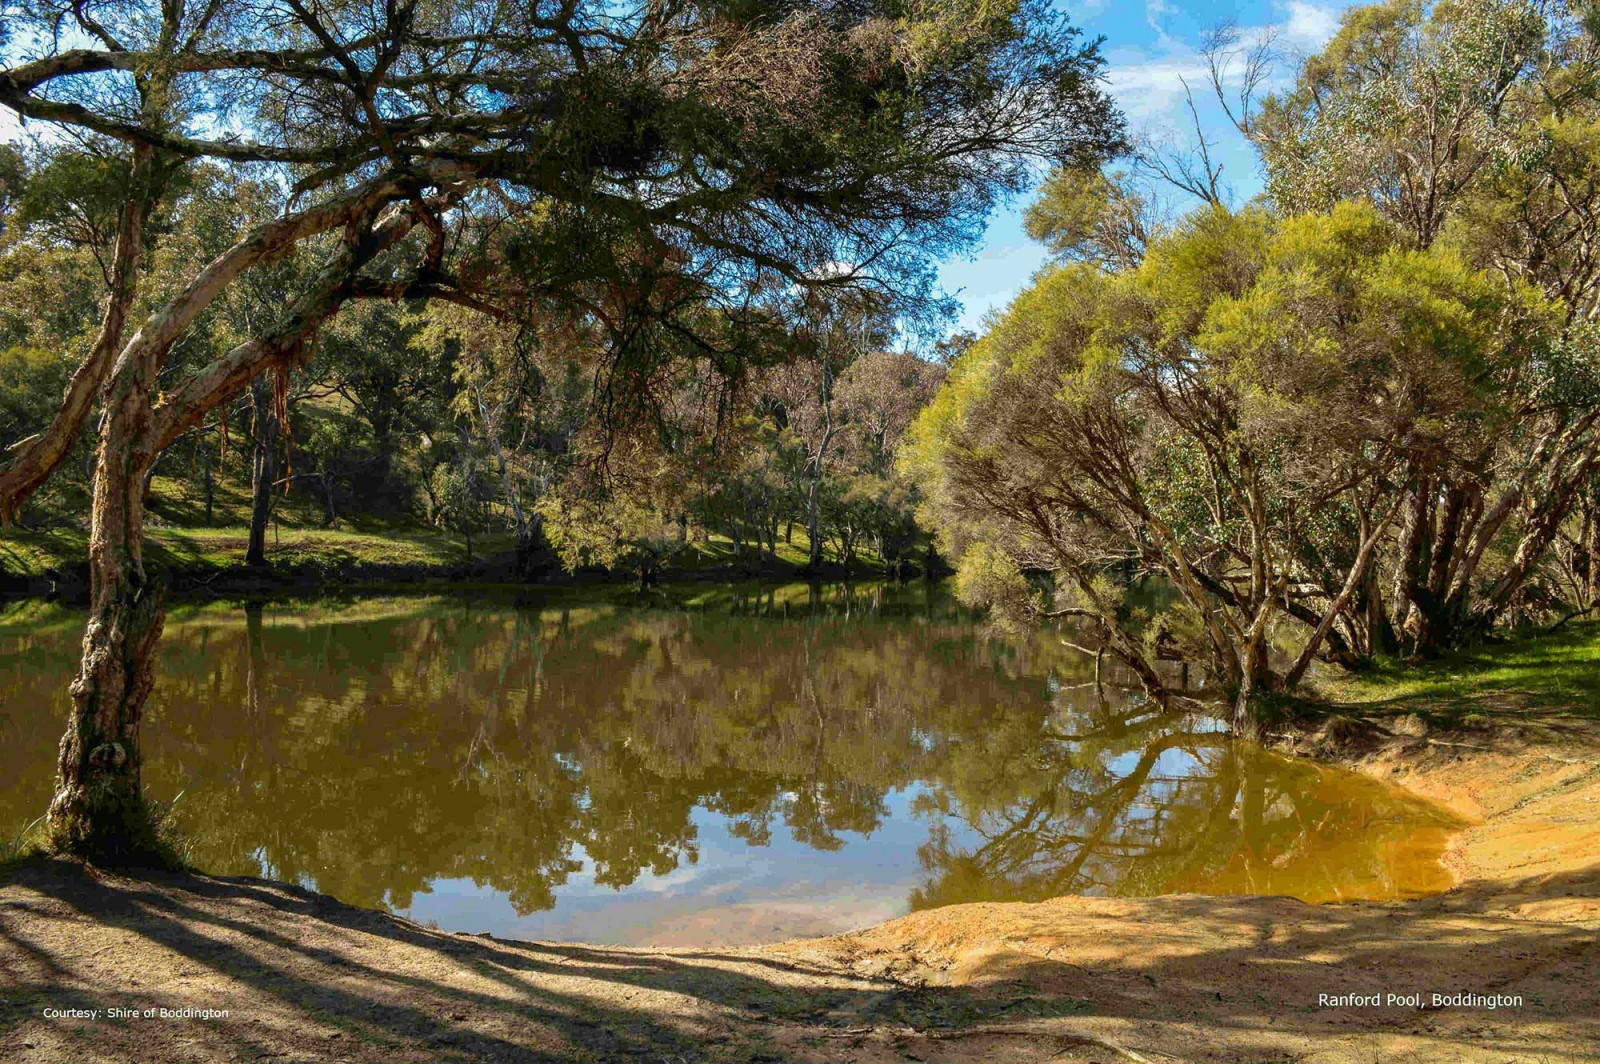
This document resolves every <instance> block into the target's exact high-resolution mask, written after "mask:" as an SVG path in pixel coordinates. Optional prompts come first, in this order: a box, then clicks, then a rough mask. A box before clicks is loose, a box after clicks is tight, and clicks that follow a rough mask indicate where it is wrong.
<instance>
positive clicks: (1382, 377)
mask: <svg viewBox="0 0 1600 1064" xmlns="http://www.w3.org/2000/svg"><path fill="white" fill-rule="evenodd" d="M1559 331H1560V315H1559V313H1558V311H1557V309H1556V308H1554V307H1552V306H1550V305H1549V304H1548V303H1547V302H1546V301H1545V300H1544V299H1543V298H1542V297H1541V296H1540V295H1539V294H1538V293H1537V292H1535V291H1534V290H1532V289H1531V288H1529V287H1527V286H1522V285H1515V286H1511V287H1509V288H1508V287H1507V286H1506V285H1504V284H1503V283H1501V282H1500V281H1498V280H1496V279H1494V278H1492V277H1490V276H1488V275H1486V274H1485V273H1483V272H1481V271H1477V270H1474V269H1472V268H1471V267H1470V266H1469V265H1468V264H1467V263H1466V262H1465V261H1464V260H1463V259H1462V258H1461V257H1460V256H1459V255H1457V254H1456V253H1455V252H1453V251H1451V250H1448V249H1444V248H1435V249H1430V250H1427V251H1419V250H1415V249H1413V248H1410V247H1408V246H1407V245H1406V244H1405V242H1404V241H1403V240H1402V239H1401V238H1400V236H1399V234H1398V232H1397V230H1396V229H1395V228H1394V227H1392V226H1390V225H1388V224H1386V223H1385V222H1384V221H1383V220H1382V219H1381V218H1380V217H1379V216H1378V215H1377V214H1376V213H1375V212H1373V211H1372V210H1370V209H1367V208H1362V207H1359V206H1355V205H1350V204H1343V205H1340V206H1338V207H1337V208H1335V209H1334V210H1333V211H1331V212H1330V213H1328V214H1325V215H1308V216H1302V217H1296V218H1288V219H1279V218H1276V217H1274V216H1272V215H1270V214H1269V213H1267V212H1265V211H1262V210H1256V209H1251V210H1247V211H1244V212H1240V213H1237V214H1232V213H1229V212H1226V211H1222V210H1220V209H1217V208H1207V209H1204V210H1202V211H1201V212H1199V213H1197V214H1196V215H1195V216H1193V217H1192V218H1190V219H1188V220H1187V221H1186V222H1185V223H1184V224H1182V225H1181V226H1179V227H1177V229H1176V230H1175V231H1174V232H1173V234H1172V235H1170V236H1168V237H1165V238H1162V239H1161V240H1158V241H1157V242H1155V243H1154V244H1152V245H1151V248H1150V250H1149V253H1148V254H1147V255H1146V257H1145V258H1144V259H1143V261H1142V262H1141V264H1140V265H1139V266H1138V267H1137V268H1134V269H1131V270H1123V271H1114V272H1111V273H1107V272H1105V271H1103V270H1101V269H1097V268H1092V267H1088V266H1081V265H1080V266H1063V267H1057V268H1054V269H1052V270H1049V271H1047V272H1046V273H1044V274H1043V275H1042V276H1041V277H1040V278H1039V279H1038V280H1037V281H1036V282H1035V284H1034V286H1033V287H1032V288H1031V289H1030V290H1028V291H1027V292H1025V293H1024V294H1023V295H1022V296H1021V297H1019V298H1018V300H1017V301H1016V302H1015V303H1014V304H1013V305H1012V307H1011V308H1010V309H1009V310H1008V312H1007V313H1006V314H1005V315H1004V316H1003V317H1002V318H1001V319H1000V320H999V321H998V322H996V324H995V326H994V328H993V329H992V331H991V332H990V334H989V335H988V336H987V337H985V338H984V339H982V340H981V341H979V343H978V344H976V345H975V346H974V347H973V348H972V350H971V351H970V352H969V353H968V354H967V355H966V356H965V358H964V359H963V360H962V362H961V363H960V364H959V365H958V366H957V367H956V369H955V371H954V372H953V373H952V374H951V377H950V379H949V381H947V383H946V385H945V387H944V389H943V390H942V391H941V393H940V395H939V396H938V398H937V399H936V400H935V401H934V403H933V404H932V405H931V406H930V407H929V408H928V409H927V410H926V411H925V412H924V413H923V414H922V415H921V417H920V418H919V420H918V422H917V425H916V427H915V429H914V430H913V433H912V445H911V449H910V452H909V454H908V456H907V458H906V460H905V462H904V465H905V468H906V470H907V472H908V473H909V474H911V475H912V476H913V477H914V478H915V479H916V481H917V482H918V484H919V485H920V486H921V488H922V491H923V493H924V497H925V499H926V500H927V503H926V505H925V507H924V510H923V514H924V516H925V518H926V519H927V520H928V521H930V522H931V523H932V525H933V527H935V528H936V529H937V530H938V531H939V533H940V536H941V542H943V543H944V544H945V546H946V547H947V549H948V550H950V551H951V552H952V553H953V554H954V555H955V556H957V557H958V558H959V560H960V561H959V566H960V567H959V572H960V574H961V575H960V577H959V587H960V589H961V592H962V594H963V595H964V596H966V597H968V598H969V599H970V600H971V601H973V602H981V603H984V604H992V603H995V602H1001V601H1012V602H1016V601H1019V600H1023V599H1025V596H1022V595H1020V590H1021V589H1022V587H1023V586H1024V585H1023V584H1022V582H1021V581H1022V576H1023V574H1024V573H1027V572H1040V571H1042V572H1050V573H1054V574H1055V575H1056V577H1057V580H1056V585H1057V595H1058V603H1060V604H1062V605H1065V606H1069V607H1071V608H1072V609H1075V610H1078V611H1080V612H1081V613H1083V614H1084V615H1086V616H1088V617H1090V618H1093V622H1092V625H1091V628H1092V629H1093V628H1094V627H1096V626H1097V627H1098V629H1099V632H1100V634H1101V637H1102V638H1108V645H1110V646H1111V648H1112V649H1113V650H1114V651H1116V652H1118V653H1120V654H1122V655H1123V656H1124V657H1126V658H1128V659H1129V660H1130V661H1137V662H1140V663H1142V665H1143V666H1145V667H1148V669H1149V676H1148V677H1147V685H1153V684H1155V683H1156V682H1157V681H1156V680H1155V679H1154V676H1155V673H1156V671H1157V670H1156V669H1155V666H1154V665H1153V664H1152V663H1153V662H1155V661H1156V660H1157V659H1158V658H1159V657H1162V656H1164V650H1165V649H1166V648H1165V646H1164V645H1163V644H1162V641H1165V640H1170V641H1171V642H1172V644H1173V645H1174V646H1175V647H1176V648H1177V649H1179V650H1180V652H1181V653H1182V654H1183V655H1184V656H1186V657H1188V658H1190V659H1195V660H1200V661H1204V662H1206V663H1207V665H1208V667H1209V668H1210V669H1211V670H1212V673H1213V675H1214V676H1216V677H1217V678H1218V680H1219V682H1220V684H1221V685H1222V687H1223V689H1224V690H1227V691H1228V693H1229V694H1230V696H1231V694H1232V693H1233V690H1235V689H1241V687H1242V685H1245V683H1246V679H1247V677H1248V674H1249V671H1250V670H1251V669H1255V668H1260V669H1263V670H1266V669H1267V666H1266V665H1265V664H1264V662H1265V657H1264V651H1262V650H1261V648H1260V646H1259V645H1258V644H1259V643H1260V641H1263V640H1265V639H1267V638H1268V633H1269V632H1270V631H1271V628H1272V625H1271V624H1270V622H1271V620H1272V617H1273V615H1274V613H1281V612H1282V611H1283V610H1284V609H1286V608H1289V609H1292V608H1293V606H1294V605H1295V602H1294V600H1295V599H1297V598H1303V599H1304V600H1305V601H1304V602H1302V603H1299V605H1300V606H1301V613H1300V614H1296V615H1295V616H1296V617H1297V618H1299V619H1300V620H1302V621H1305V620H1306V618H1307V617H1309V618H1310V620H1311V621H1315V619H1316V618H1317V617H1318V616H1319V614H1318V613H1317V612H1316V610H1320V609H1324V608H1326V606H1325V604H1326V603H1327V602H1328V601H1329V600H1330V599H1332V598H1333V597H1334V595H1335V593H1336V592H1337V590H1338V588H1339V586H1340V585H1341V584H1343V583H1344V576H1345V571H1346V570H1348V569H1349V567H1350V565H1351V564H1352V563H1353V561H1354V558H1355V554H1356V552H1355V550H1354V548H1353V547H1352V546H1351V545H1350V544H1351V534H1352V531H1353V529H1352V526H1351V522H1350V521H1349V520H1348V515H1349V514H1351V513H1352V512H1354V510H1353V508H1358V509H1359V512H1360V513H1361V514H1363V515H1365V517H1366V519H1368V520H1371V521H1380V520H1383V519H1384V518H1382V517H1381V516H1380V515H1382V514H1383V513H1384V511H1386V510H1388V511H1390V512H1392V510H1393V505H1394V503H1393V502H1392V500H1394V499H1395V497H1396V495H1395V493H1396V492H1397V490H1398V488H1399V485H1398V481H1397V479H1396V475H1397V473H1398V472H1399V470H1400V465H1399V462H1400V461H1401V458H1402V456H1403V455H1404V454H1406V453H1407V452H1413V453H1415V452H1424V453H1425V452H1427V451H1429V450H1431V449H1437V448H1440V447H1444V446H1448V445H1449V444H1450V443H1451V442H1453V441H1455V440H1458V439H1461V438H1464V437H1468V436H1470V435H1471V434H1473V433H1475V432H1480V431H1482V429H1483V426H1484V425H1485V424H1487V423H1490V422H1493V421H1496V420H1504V419H1509V418H1512V417H1514V416H1516V414H1515V407H1514V406H1513V405H1512V404H1511V402H1509V401H1508V398H1507V394H1506V389H1507V384H1508V382H1510V381H1512V380H1515V379H1516V377H1517V375H1518V374H1520V373H1521V372H1522V371H1523V367H1524V366H1525V365H1527V364H1528V363H1529V361H1530V358H1531V356H1533V355H1534V354H1535V353H1542V352H1546V351H1548V350H1549V349H1550V348H1551V347H1552V346H1553V345H1554V344H1555V342H1556V340H1555V338H1556V337H1557V336H1558V335H1559ZM1356 538H1357V541H1358V542H1359V539H1360V537H1359V535H1357V537H1356ZM1334 559H1337V561H1334ZM1113 570H1115V571H1119V572H1122V573H1123V574H1125V575H1144V574H1154V575H1159V576H1160V577H1161V578H1163V579H1165V580H1167V581H1169V582H1170V584H1171V586H1173V587H1174V588H1175V589H1176V590H1177V591H1178V592H1179V594H1180V597H1181V603H1182V605H1181V606H1180V607H1179V608H1178V610H1177V612H1176V613H1174V614H1173V615H1172V616H1171V617H1170V618H1169V619H1167V620H1164V621H1161V622H1159V623H1157V624H1155V625H1154V626H1151V625H1150V624H1148V623H1147V621H1146V620H1145V619H1144V618H1143V617H1142V616H1141V615H1139V614H1137V613H1136V612H1129V611H1126V610H1125V609H1124V608H1123V606H1122V604H1121V602H1120V600H1119V596H1118V595H1116V594H1114V593H1112V592H1111V591H1110V589H1109V588H1108V587H1106V586H1105V585H1104V583H1103V579H1104V576H1105V574H1107V573H1108V572H1110V571H1113ZM1291 585H1298V587H1299V590H1294V591H1289V590H1287V589H1288V588H1289V587H1290V586H1291ZM1308 585H1309V586H1308ZM1285 597H1287V598H1288V599H1289V601H1290V603H1291V605H1290V606H1289V607H1285V606H1283V605H1281V603H1282V602H1283V600H1284V598H1285ZM1311 604H1316V605H1315V607H1314V608H1313V606H1312V605H1311ZM1108 633H1112V634H1113V635H1112V636H1110V637H1108V635H1107V634H1108ZM1115 633H1120V635H1117V634H1115ZM1141 646H1142V649H1140V648H1141ZM1252 661H1255V662H1258V663H1260V664H1257V665H1251V664H1248V663H1249V662H1252ZM1269 675H1270V673H1269ZM1251 682H1255V681H1251Z"/></svg>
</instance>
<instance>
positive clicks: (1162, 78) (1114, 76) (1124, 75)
mask: <svg viewBox="0 0 1600 1064" xmlns="http://www.w3.org/2000/svg"><path fill="white" fill-rule="evenodd" d="M1206 77H1207V73H1206V65H1205V61H1204V60H1203V59H1201V58H1200V55H1199V53H1197V52H1195V51H1194V50H1193V49H1185V50H1183V51H1180V52H1174V53H1173V54H1169V55H1165V56H1162V57H1160V58H1156V59H1150V58H1143V57H1136V55H1128V56H1127V57H1126V58H1124V59H1122V60H1119V59H1118V58H1117V56H1115V55H1113V56H1112V57H1111V59H1110V63H1109V64H1108V66H1107V70H1106V79H1107V81H1108V83H1109V84H1110V88H1111V95H1112V96H1113V97H1115V98H1116V101H1117V105H1118V106H1119V107H1121V108H1122V111H1123V113H1124V114H1126V115H1127V116H1128V120H1129V122H1130V123H1132V124H1133V125H1135V126H1137V125H1139V124H1140V123H1142V122H1146V121H1149V120H1151V119H1156V118H1177V117H1180V116H1179V113H1178V112H1179V110H1180V109H1181V108H1182V106H1183V83H1184V82H1185V81H1187V82H1188V83H1189V87H1190V88H1191V89H1192V90H1194V91H1195V93H1196V94H1199V93H1202V92H1205V91H1208V90H1207V86H1206V83H1205V79H1206Z"/></svg>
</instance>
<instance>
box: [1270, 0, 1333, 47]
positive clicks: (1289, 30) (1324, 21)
mask: <svg viewBox="0 0 1600 1064" xmlns="http://www.w3.org/2000/svg"><path fill="white" fill-rule="evenodd" d="M1343 6H1344V5H1339V6H1334V5H1332V4H1314V3H1310V2H1309V0H1289V3H1288V4H1287V5H1286V6H1285V10H1286V13H1287V16H1288V17H1287V18H1286V19H1285V20H1284V23H1283V39H1284V42H1285V43H1286V44H1290V45H1293V46H1294V47H1295V48H1298V49H1300V50H1302V51H1313V50H1315V49H1317V48H1320V47H1322V46H1323V45H1324V44H1326V43H1327V42H1328V38H1329V37H1332V36H1333V34H1334V31H1335V30H1337V29H1338V28H1339V14H1340V12H1341V10H1342V9H1343Z"/></svg>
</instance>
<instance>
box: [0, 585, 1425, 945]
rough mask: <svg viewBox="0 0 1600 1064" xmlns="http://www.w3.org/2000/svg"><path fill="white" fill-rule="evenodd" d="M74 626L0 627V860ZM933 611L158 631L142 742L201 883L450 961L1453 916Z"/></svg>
mask: <svg viewBox="0 0 1600 1064" xmlns="http://www.w3.org/2000/svg"><path fill="white" fill-rule="evenodd" d="M81 623H82V617H81V615H80V614H77V613H75V612H72V611H68V610H63V609H58V608H54V607H46V606H42V605H39V604H24V605H21V606H14V607H12V608H10V609H9V610H0V779H3V780H4V783H3V784H0V830H3V831H7V832H8V833H9V834H15V832H16V831H18V830H20V829H21V828H22V827H23V826H24V825H25V824H27V823H28V821H30V820H31V819H33V818H34V817H35V816H37V815H38V814H39V813H40V812H41V811H42V810H43V809H44V807H45V806H46V804H47V802H48V797H49V790H50V774H51V771H52V767H53V760H54V748H55V743H56V741H57V738H58V737H59V733H60V729H61V726H62V720H63V706H64V705H65V702H64V699H65V691H66V686H67V684H68V682H69V680H70V678H71V675H72V673H73V670H74V668H75V665H76V658H77V648H78V644H79V640H80V638H81ZM1118 679H1119V678H1118V676H1117V675H1116V674H1115V671H1114V670H1113V669H1112V668H1111V667H1110V666H1109V665H1107V666H1106V667H1105V668H1104V670H1103V671H1102V675H1101V680H1102V683H1101V684H1099V685H1097V684H1096V683H1095V669H1094V663H1093V660H1092V659H1090V658H1087V657H1085V656H1084V655H1082V654H1081V653H1079V652H1076V651H1074V650H1071V649H1069V648H1067V647H1065V646H1063V645H1062V643H1061V641H1060V640H1059V639H1058V638H1055V637H1053V636H1052V635H1050V633H1048V632H1045V633H1039V634H1038V635H1035V636H1031V637H1028V638H1009V639H1008V638H1000V637H998V636H996V635H993V634H991V633H989V632H988V631H987V630H986V628H985V626H984V624H983V622H982V621H981V619H979V618H977V617H974V616H973V615H971V614H970V613H968V612H966V611H964V610H962V609H960V608H959V607H957V606H956V605H955V604H954V603H953V602H952V601H951V600H950V599H949V597H948V596H947V595H946V594H945V593H943V592H942V591H940V590H938V589H937V588H929V587H928V586H926V585H923V584H915V585H911V586H909V587H906V588H887V587H867V588H863V587H859V586H858V587H856V588H854V589H848V588H830V589H821V590H817V589H810V588H807V587H805V586H797V587H782V588H760V589H753V588H749V587H744V588H718V589H706V588H694V589H688V590H677V591H674V592H670V593H667V594H664V595H662V596H658V597H657V598H654V599H651V600H640V599H637V598H634V597H632V596H627V595H622V594H619V593H609V592H601V593H597V592H592V591H585V592H578V591H573V592H551V593H548V594H539V595H532V596H528V597H524V598H522V599H520V600H515V601H513V600H510V599H506V600H499V601H476V602H464V601H460V600H453V599H438V598H400V599H382V600H370V599H369V600H357V601H354V602H349V603H343V604H340V603H314V604H309V605H307V604H301V605H296V606H277V605H267V606H265V607H261V606H255V607H250V608H245V607H241V606H228V607H218V606H208V607H204V608H179V609H175V610H174V611H173V612H172V615H171V617H170V619H169V622H168V630H167V636H166V638H165V640H164V641H163V644H162V658H161V665H160V670H159V675H158V686H157V690H156V694H155V695H154V697H153V700H152V704H151V707H150V711H149V714H148V718H147V724H146V728H145V744H146V746H145V757H146V768H145V772H146V777H145V778H146V783H147V786H148V787H149V789H150V791H151V792H152V794H153V796H155V797H157V798H159V799H163V800H170V799H172V798H173V797H174V796H177V795H179V794H180V792H181V797H180V798H179V799H178V802H177V806H176V815H177V818H178V821H179V824H180V825H181V827H182V829H183V832H184V834H185V835H186V836H187V837H188V838H189V839H190V840H192V846H193V850H192V854H191V856H192V860H193V861H194V863H195V864H197V865H198V866H199V867H201V868H203V869H205V870H208V871H212V872H216V873H222V874H248V875H266V876H272V877H276V878H281V879H287V880H293V881H298V882H300V883H303V884H305V885H307V886H310V887H314V888H315V889H318V890H321V891H325V892H327V893H330V894H333V895H335V896H337V897H339V898H341V899H343V900H345V901H348V902H352V903H355V904H359V905H369V906H387V907H389V908H391V909H393V910H395V911H397V912H401V913H405V914H407V915H410V916H412V917H413V918H415V919H419V920H425V921H434V922H436V923H437V924H438V925H439V926H440V927H443V928H445V929H448V930H466V931H484V930H489V931H494V932H496V933H498V934H503V935H511V936H518V937H524V938H545V939H568V940H583V941H592V942H613V943H654V944H702V943H723V944H727V943H739V942H756V941H770V940H775V939H782V938H786V937H791V936H795V935H807V934H820V933H827V932H833V931H839V930H844V929H848V928H852V927H858V926H862V925H865V924H869V923H872V922H875V921H877V920H881V919H885V918H887V917H891V916H894V915H898V914H900V913H904V912H906V911H908V910H909V909H912V908H922V907H926V906H932V905H942V904H947V903H951V902H963V901H978V900H1028V899H1039V898H1046V897H1052V896H1055V895H1059V894H1068V893H1081V894H1114V895H1153V894H1163V893H1173V892H1181V891H1199V892H1211V893H1255V894H1288V895H1293V896H1295V897H1299V898H1303V899H1306V900H1309V901H1326V900H1333V899H1353V898H1387V897H1397V896H1404V895H1412V894H1419V893H1425V892H1430V891H1436V890H1440V889H1443V888H1445V887H1447V886H1448V885H1449V877H1448V875H1447V874H1446V873H1445V871H1444V870H1443V868H1442V867H1441V866H1440V864H1439V856H1440V854H1441V852H1442V848H1443V846H1444V842H1445V839H1446V837H1447V835H1448V833H1449V830H1450V828H1451V827H1452V826H1453V825H1451V824H1450V823H1449V821H1448V820H1447V818H1446V817H1445V816H1444V815H1443V814H1442V813H1440V812H1439V811H1438V810H1436V809H1435V808H1433V807H1431V806H1428V805H1426V804H1424V803H1422V802H1419V801H1417V800H1415V799H1412V798H1410V797H1409V796H1407V795H1405V794H1403V793H1402V792H1399V791H1396V790H1393V789H1390V788H1387V787H1385V786H1383V785H1381V784H1378V783H1376V782H1374V781H1372V780H1369V779H1367V778H1365V777H1361V776H1358V775H1355V774H1352V773H1348V772H1342V771H1338V770H1334V769H1330V768H1326V767H1322V766H1318V765H1313V764H1309V763H1305V762H1297V761H1292V760H1288V759H1285V758H1282V757H1278V756H1276V755H1273V754H1271V753H1268V752H1266V751H1263V750H1260V749H1257V748H1254V747H1250V746H1246V745H1243V744H1239V743H1235V742H1233V741H1231V740H1230V739H1229V738H1228V737H1227V736H1226V735H1224V734H1222V733H1221V732H1220V731H1218V730H1217V728H1216V726H1215V725H1214V724H1213V723H1212V722H1209V721H1206V720H1203V719H1196V718H1186V717H1173V716H1169V715H1161V714H1156V713H1153V712H1151V711H1150V708H1149V707H1148V706H1146V705H1144V704H1143V703H1142V701H1141V700H1140V699H1139V698H1137V697H1134V696H1130V695H1128V694H1127V693H1125V692H1124V691H1122V690H1120V689H1118V688H1117V686H1116V682H1117V680H1118Z"/></svg>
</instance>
